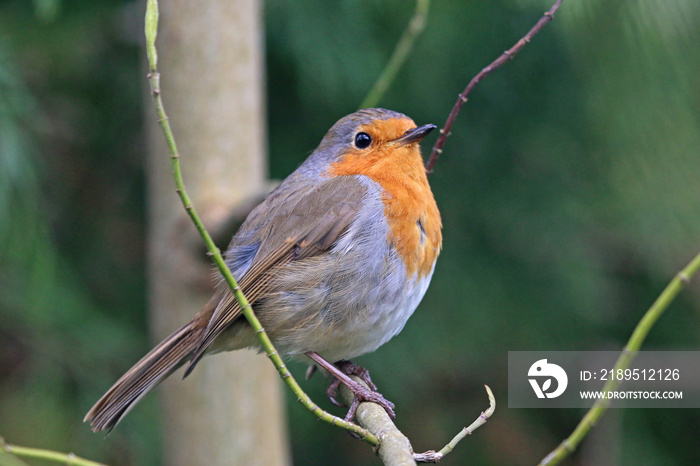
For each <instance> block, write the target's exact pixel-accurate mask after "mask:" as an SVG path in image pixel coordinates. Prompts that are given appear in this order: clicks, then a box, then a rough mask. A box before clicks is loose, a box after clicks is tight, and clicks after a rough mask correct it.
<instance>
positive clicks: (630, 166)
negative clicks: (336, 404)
mask: <svg viewBox="0 0 700 466" xmlns="http://www.w3.org/2000/svg"><path fill="white" fill-rule="evenodd" d="M549 6H550V3H548V2H543V1H532V2H529V1H528V2H526V1H519V0H510V1H507V0H497V1H472V2H462V1H458V0H442V1H440V0H437V1H434V2H433V3H432V5H431V11H430V16H429V21H428V25H427V29H426V31H425V33H424V34H423V35H422V36H421V37H420V38H419V40H418V42H417V44H416V47H415V49H414V51H413V53H412V56H411V57H410V58H409V60H408V62H407V63H406V65H405V67H404V68H403V69H402V71H401V72H400V73H399V76H398V79H397V81H396V82H395V84H394V85H393V86H392V88H391V90H390V91H389V92H388V94H387V95H386V96H385V98H384V99H383V100H382V102H381V106H384V107H387V108H391V109H395V110H398V111H401V112H404V113H406V114H408V115H409V116H411V117H412V118H413V119H414V120H415V121H416V122H417V123H418V124H425V123H435V124H437V125H440V126H441V125H442V124H443V122H444V121H445V118H446V116H447V114H448V112H449V110H450V108H451V107H452V105H453V104H454V101H455V99H456V96H457V94H458V93H459V92H460V91H461V90H462V89H463V88H464V86H466V84H467V82H468V81H469V79H470V78H471V77H472V76H474V75H475V74H476V73H477V72H478V71H479V70H480V69H481V68H482V67H484V66H485V65H487V64H488V63H489V62H491V60H493V59H494V58H496V57H497V56H498V55H499V54H500V53H501V52H502V51H503V50H505V49H507V48H509V47H510V46H511V45H512V44H514V43H515V42H516V41H517V40H518V39H519V38H520V37H521V36H522V35H523V34H524V33H525V32H526V31H527V30H528V29H529V28H530V27H531V26H532V25H533V24H534V23H535V22H536V21H537V19H538V18H539V17H540V16H541V15H542V13H543V12H544V11H545V10H546V9H548V8H549ZM161 8H167V5H162V6H161ZM142 10H143V5H142V4H141V3H140V2H125V1H117V0H101V1H96V0H91V1H59V0H34V1H33V2H28V1H23V0H12V1H9V0H5V1H3V2H2V3H0V435H1V436H3V437H5V439H6V440H7V441H8V442H13V443H17V444H21V445H27V446H34V447H43V448H51V449H56V450H60V451H66V452H67V451H74V452H76V453H77V454H79V455H81V456H85V457H88V458H91V459H94V460H102V461H107V462H112V463H116V464H145V465H148V464H158V463H159V446H158V445H159V444H158V442H159V435H158V421H157V416H156V414H157V410H156V397H157V394H156V395H154V396H150V397H148V398H147V399H146V400H145V401H144V402H143V403H142V404H141V405H140V406H139V407H138V408H137V409H135V410H134V411H133V412H132V413H131V414H130V415H129V416H128V417H127V419H126V420H125V422H124V423H123V424H122V425H120V426H119V428H117V429H116V430H115V431H114V432H113V434H112V435H111V436H110V437H109V438H107V439H106V440H105V439H103V436H102V435H97V434H92V433H91V432H90V430H89V428H88V427H87V426H86V425H84V424H82V423H81V420H82V417H83V415H84V413H85V412H86V411H87V409H88V408H89V407H90V406H91V405H92V403H93V402H94V401H95V400H96V399H97V397H98V396H99V395H101V394H102V393H103V392H104V390H106V388H108V387H109V386H110V385H111V383H112V382H113V381H114V380H115V378H116V377H117V376H119V375H120V374H121V373H122V372H123V371H124V370H125V369H126V368H128V367H129V366H130V364H131V363H132V362H134V361H135V360H136V359H138V357H139V356H141V355H142V354H143V353H145V352H146V350H147V349H149V348H150V343H149V342H148V341H147V332H146V328H147V310H146V299H145V298H146V286H147V279H146V276H145V273H144V236H145V235H144V229H145V223H146V218H145V205H144V203H145V200H144V198H145V186H144V178H145V176H144V165H145V164H144V159H145V144H144V139H145V137H144V118H145V117H147V118H152V115H153V112H152V108H151V107H150V105H151V103H150V101H148V100H145V99H144V97H145V95H146V94H145V92H144V86H146V85H147V83H146V80H145V77H144V74H145V73H144V72H143V69H144V68H143V61H144V55H145V53H144V49H143V46H142V35H143V33H142V31H143V28H142ZM412 11H413V4H412V3H410V2H404V1H400V0H391V1H384V2H379V1H371V0H365V1H350V0H346V1H339V2H325V1H323V0H310V1H305V2H291V1H269V2H267V4H266V6H265V22H266V28H267V36H266V48H267V50H266V53H267V62H266V66H267V89H268V97H267V99H268V124H269V149H270V153H269V156H270V166H271V168H270V175H271V176H272V177H275V178H283V177H285V176H286V175H288V174H289V173H290V172H291V171H292V170H293V169H294V168H295V167H296V166H297V165H298V164H299V163H300V162H301V161H302V160H303V159H304V158H305V157H306V155H307V154H308V153H309V152H310V151H311V150H313V148H314V147H315V146H316V145H317V144H318V142H319V141H320V139H321V137H322V136H323V135H324V133H325V131H326V130H327V129H328V127H329V126H330V125H331V124H332V123H333V122H335V121H336V120H337V119H338V118H340V117H341V116H343V115H345V114H347V113H350V112H351V111H353V110H355V109H356V108H357V106H358V105H359V102H360V101H361V100H362V98H363V97H364V95H365V94H366V92H367V91H368V90H369V88H370V87H371V85H372V83H373V81H374V80H375V79H376V77H377V76H378V74H379V72H380V71H381V69H382V66H383V64H384V63H385V62H386V60H387V58H388V57H389V55H390V53H391V51H392V50H393V47H394V45H395V43H396V40H397V39H398V37H399V36H400V34H401V32H402V30H403V28H404V26H405V24H406V21H407V20H408V18H409V17H410V15H411V13H412ZM699 42H700V2H697V0H669V1H660V0H656V1H651V0H648V1H645V0H637V1H633V0H629V1H609V0H608V1H603V0H591V1H586V2H576V1H566V2H564V4H563V6H562V8H561V9H560V11H559V13H558V15H557V17H556V18H555V20H554V22H553V23H551V24H550V25H549V26H547V27H546V28H545V29H544V30H543V31H542V33H541V34H540V35H539V36H537V37H536V38H535V40H534V41H533V42H532V43H531V44H530V45H529V46H528V47H526V48H525V49H524V50H523V52H522V53H521V54H520V55H518V56H517V58H516V59H515V60H514V61H513V62H512V63H509V64H508V65H506V67H504V68H502V69H501V70H499V71H497V72H496V73H495V74H493V75H491V76H490V77H488V78H487V79H485V80H484V81H483V82H482V83H481V84H479V86H478V87H477V89H476V91H475V92H474V93H472V96H471V98H470V100H469V102H468V103H467V105H466V106H465V108H464V110H463V112H462V114H461V115H460V117H459V119H458V121H457V124H456V125H455V127H454V129H453V136H452V137H451V138H450V139H449V140H448V142H447V145H446V147H445V152H444V155H443V157H442V159H441V160H440V161H439V162H438V164H437V166H436V169H435V173H434V174H433V175H432V176H431V177H430V182H431V184H432V187H433V190H434V193H435V197H436V199H437V202H438V205H439V207H440V209H441V212H442V215H443V221H444V249H443V253H442V255H441V257H440V260H439V261H438V264H437V268H436V271H435V275H434V278H433V283H432V285H431V287H430V289H429V290H428V293H427V296H426V298H425V299H424V301H423V303H422V304H421V306H420V307H419V309H418V311H417V312H416V314H415V315H414V316H413V317H412V319H411V320H410V321H409V323H408V324H407V326H406V328H405V329H404V331H403V332H402V333H401V334H400V335H399V336H398V337H396V338H395V339H394V340H392V341H391V342H390V343H389V344H387V345H385V346H384V347H382V348H381V349H380V350H378V351H377V352H376V353H375V354H372V355H368V356H365V357H363V358H361V359H360V360H358V361H357V362H359V363H361V364H363V365H365V366H366V367H368V368H369V369H370V370H371V371H372V375H373V378H374V380H375V382H377V384H378V385H379V386H380V388H381V391H382V392H383V393H384V394H386V395H387V397H388V398H389V399H391V400H392V401H394V402H396V403H397V406H398V408H397V412H398V416H399V417H398V419H397V423H398V425H399V427H400V428H401V429H402V430H403V431H404V432H405V433H406V434H407V435H408V436H409V438H411V439H412V442H413V445H414V448H415V449H416V450H417V451H423V450H427V449H439V448H441V447H442V446H443V445H444V444H445V443H446V442H447V441H448V440H449V439H450V438H452V436H453V435H454V434H456V433H457V432H458V431H459V429H461V428H462V427H463V426H465V425H467V424H469V423H470V422H471V421H472V420H473V419H474V418H476V417H477V416H478V415H479V413H480V412H481V411H482V410H484V409H485V408H486V407H487V406H488V402H487V399H486V394H485V392H484V389H483V385H484V384H488V385H490V386H491V387H492V388H493V390H494V392H495V394H496V399H497V400H498V403H499V405H498V408H497V411H496V414H495V415H494V417H493V418H492V420H491V421H490V422H489V423H488V424H487V425H486V426H484V427H482V428H481V429H480V430H479V431H477V432H476V433H475V434H474V435H473V436H472V437H470V438H467V439H466V440H465V441H464V442H463V443H462V444H461V445H460V446H459V447H458V448H457V450H456V451H455V452H454V453H452V455H451V456H450V457H448V458H446V459H445V460H444V463H445V464H466V463H469V464H475V465H476V464H483V465H497V464H514V465H518V464H533V463H535V462H537V461H538V460H539V459H541V458H542V457H543V456H544V455H545V454H546V453H547V452H549V451H550V450H551V449H552V448H554V447H555V446H556V445H557V444H558V442H560V441H561V440H562V439H563V438H564V437H566V436H567V435H568V434H569V433H570V432H571V431H572V430H573V428H574V427H575V425H576V423H577V422H578V420H579V419H580V418H581V416H582V415H583V411H579V410H574V409H568V410H567V409H556V410H525V409H519V410H516V409H513V410H509V409H508V408H507V393H506V389H507V378H506V374H507V372H506V369H507V367H506V366H507V351H509V350H616V349H620V348H621V347H622V346H623V345H624V343H625V342H626V340H627V338H628V337H629V335H630V334H631V332H632V329H633V328H634V325H635V324H636V322H637V321H638V320H639V319H640V317H641V316H642V314H643V313H644V311H645V310H646V309H647V308H648V306H649V305H650V304H651V303H652V302H653V300H654V299H655V297H656V296H657V295H658V294H659V293H660V291H661V290H662V289H663V287H664V286H665V285H666V283H667V282H668V281H669V280H670V279H671V278H672V277H673V275H674V274H675V273H676V272H677V271H678V270H679V269H680V268H681V267H682V266H684V265H685V264H686V263H687V262H688V261H689V260H690V259H691V258H692V257H693V256H694V255H695V254H697V253H698V251H700V176H699V175H700V156H699V155H700V154H699V152H700V151H699V150H698V148H699V147H700V77H699V76H700V48H698V47H697V44H698V43H699ZM159 47H167V44H159ZM163 79H167V76H166V77H164V78H163ZM165 101H166V105H167V96H165ZM144 116H145V117H144ZM176 136H177V135H176ZM434 141H435V136H434V135H431V136H430V137H429V138H428V139H427V140H426V142H425V143H424V152H427V149H428V148H429V147H430V146H431V145H432V143H433V142H434ZM186 155H187V154H183V156H185V157H186ZM165 160H166V159H165V158H164V165H163V169H164V170H167V169H169V168H168V165H167V162H166V161H165ZM186 176H187V174H186V173H185V177H186ZM173 195H174V194H173ZM699 289H700V288H699V286H698V281H697V279H696V280H695V281H694V282H692V284H691V286H690V287H689V290H688V291H686V292H684V293H682V294H681V296H680V297H679V298H678V299H677V301H676V302H675V303H673V305H672V306H671V308H670V309H669V311H668V313H667V314H666V315H665V316H664V317H663V318H662V319H661V320H660V322H659V323H658V324H657V325H656V327H655V328H654V329H653V330H652V332H651V334H650V336H649V338H648V340H647V342H646V343H645V348H647V349H664V350H676V349H684V350H691V349H697V348H698V346H699V343H700V334H699V329H700V327H699V326H698V313H699V312H700V299H699V297H700V293H699ZM194 312H196V309H193V313H194ZM173 328H174V327H173ZM220 357H225V356H220ZM303 369H304V368H303V367H301V366H297V367H295V371H296V372H295V374H298V375H299V376H300V377H301V376H302V374H303ZM303 386H304V387H305V388H308V390H309V392H310V394H311V396H312V397H313V398H314V399H315V400H317V401H319V403H321V404H322V406H324V407H325V408H327V409H334V408H332V407H330V405H329V404H328V403H327V402H326V401H325V400H324V396H323V390H324V388H325V387H324V383H323V382H322V381H321V379H320V378H315V379H312V380H311V381H310V382H305V383H303ZM288 405H289V409H288V411H289V425H290V431H291V435H292V444H293V453H294V458H295V462H296V463H299V464H331V463H333V464H336V465H344V464H357V463H361V462H365V461H372V459H373V455H372V453H371V451H370V449H369V448H368V447H367V446H366V445H364V444H361V443H359V442H356V441H354V440H352V439H351V438H350V437H348V435H347V434H345V433H343V432H342V431H340V430H338V429H333V428H330V427H328V426H326V425H323V424H321V423H318V422H316V421H314V419H313V417H312V416H310V415H309V414H308V413H306V412H305V411H304V410H303V409H302V408H301V407H300V406H298V405H297V404H295V403H292V402H290V403H288ZM334 412H335V411H334ZM338 413H340V411H339V410H338ZM699 430H700V414H698V411H697V410H690V409H682V410H681V409H678V410H656V409H635V410H632V409H630V410H614V411H611V412H609V413H608V414H607V415H606V416H605V418H604V419H603V421H602V422H601V423H600V425H599V426H598V427H597V428H596V429H595V430H594V432H593V434H592V435H591V436H590V437H589V438H588V439H587V440H586V442H585V443H584V445H583V446H582V448H581V449H580V450H579V452H577V453H576V454H575V455H574V456H573V457H572V459H570V460H568V464H611V465H613V464H620V465H633V464H635V465H636V464H645V465H646V464H649V465H653V464H664V465H673V464H678V465H691V464H699V463H700V449H698V448H697V433H698V431H699Z"/></svg>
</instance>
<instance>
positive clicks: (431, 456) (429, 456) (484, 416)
mask: <svg viewBox="0 0 700 466" xmlns="http://www.w3.org/2000/svg"><path fill="white" fill-rule="evenodd" d="M484 387H486V393H488V395H489V408H488V409H487V410H486V411H484V412H483V413H481V414H480V415H479V417H478V418H476V420H475V421H474V422H472V423H471V424H469V426H468V427H465V428H464V429H462V430H461V431H460V432H459V433H458V434H457V435H455V436H454V438H453V439H452V440H450V442H449V443H448V444H447V445H445V446H444V447H443V448H442V450H440V451H437V452H436V451H434V450H430V451H426V452H425V453H415V454H414V455H413V459H414V460H415V461H416V462H418V463H437V462H439V461H440V460H441V459H443V458H444V457H445V455H447V454H448V453H450V452H451V451H452V450H454V449H455V447H456V446H457V444H458V443H459V442H461V441H462V439H463V438H464V437H466V436H467V435H471V434H472V433H473V432H474V431H475V430H476V429H478V428H479V427H481V426H483V425H484V424H486V421H488V420H489V418H490V417H491V415H492V414H493V413H494V411H496V397H494V396H493V392H492V391H491V388H489V386H488V385H484Z"/></svg>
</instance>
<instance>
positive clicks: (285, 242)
mask: <svg viewBox="0 0 700 466" xmlns="http://www.w3.org/2000/svg"><path fill="white" fill-rule="evenodd" d="M366 191H367V187H366V185H364V184H363V183H362V182H361V181H359V180H358V179H357V178H356V177H353V176H338V177H334V178H329V179H327V180H324V181H322V182H320V183H317V184H316V186H314V187H313V188H311V189H310V190H309V191H307V192H306V193H304V194H302V195H297V196H296V197H295V198H294V197H293V196H288V197H286V198H285V200H284V202H275V203H273V205H270V206H268V208H267V209H266V208H262V209H260V208H259V209H256V210H255V211H253V212H252V213H251V215H258V216H266V217H267V218H259V219H256V218H253V219H250V220H251V222H250V223H251V224H257V225H261V228H260V230H259V231H258V232H257V233H256V235H255V238H254V239H255V240H256V241H259V244H260V246H259V247H258V250H257V252H256V254H255V257H254V258H253V260H252V262H251V265H250V267H249V268H248V270H247V271H246V273H245V275H244V276H243V277H241V279H240V281H239V282H238V285H239V286H240V288H241V291H243V294H245V296H246V298H248V301H249V302H250V303H251V304H253V303H255V301H256V300H257V299H258V298H259V297H261V296H262V295H264V294H265V292H266V291H268V289H269V286H270V282H271V280H272V278H273V277H274V275H275V273H274V271H275V269H277V268H279V267H281V266H284V265H285V264H288V263H290V262H293V261H295V260H300V259H304V258H308V257H312V256H315V255H319V254H323V253H325V252H326V251H328V249H330V247H331V246H332V245H333V243H335V241H336V240H337V239H338V238H339V237H340V236H341V235H342V234H343V232H345V231H346V230H347V228H348V226H349V225H350V223H351V222H352V221H353V219H354V218H355V216H356V215H357V213H358V211H359V210H360V208H361V206H362V200H363V198H364V197H365V193H366ZM246 223H249V222H248V221H246ZM236 236H238V234H237V235H236ZM234 243H235V241H233V242H232V244H234ZM240 314H241V308H240V306H239V305H238V302H237V301H236V299H235V297H234V296H233V294H232V293H231V292H230V290H225V291H224V292H223V293H222V298H221V300H220V302H219V304H218V306H217V308H216V310H215V311H214V313H213V314H212V316H211V319H210V320H209V324H208V326H207V330H206V332H205V333H204V335H203V337H202V339H201V342H200V344H199V346H198V347H197V349H196V350H195V352H194V354H193V356H192V359H191V360H190V364H189V366H188V368H187V371H186V372H185V376H186V375H188V374H189V373H190V372H191V371H192V369H193V368H194V366H195V364H197V362H198V361H199V359H201V357H202V356H203V355H204V353H205V351H206V349H207V348H208V347H209V345H211V343H212V342H213V341H214V339H216V337H217V336H219V334H221V332H223V331H224V330H225V329H226V328H228V327H229V326H230V325H231V324H232V323H233V322H234V321H235V320H236V319H237V318H238V317H239V316H240Z"/></svg>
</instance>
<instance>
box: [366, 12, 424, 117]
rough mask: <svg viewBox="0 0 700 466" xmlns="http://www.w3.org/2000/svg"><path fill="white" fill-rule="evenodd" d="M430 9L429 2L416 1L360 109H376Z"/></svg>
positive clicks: (421, 29) (419, 31) (404, 59)
mask: <svg viewBox="0 0 700 466" xmlns="http://www.w3.org/2000/svg"><path fill="white" fill-rule="evenodd" d="M429 9H430V0H416V11H415V12H414V13H413V16H412V17H411V19H410V20H409V21H408V26H406V29H405V30H404V32H403V34H402V35H401V38H400V39H399V41H398V42H397V44H396V48H395V49H394V53H393V54H392V55H391V58H390V59H389V61H388V62H387V64H386V66H385V67H384V69H383V70H382V73H381V74H380V75H379V77H378V78H377V80H376V81H375V82H374V86H372V89H370V91H369V92H368V93H367V96H366V97H365V99H364V100H363V101H362V103H361V104H360V108H369V107H376V106H377V104H378V103H379V101H380V100H381V99H382V97H383V96H384V94H385V93H386V90H387V89H388V88H389V86H390V85H391V83H392V82H393V81H394V78H395V77H396V74H397V73H398V72H399V70H400V69H401V66H402V65H403V64H404V62H405V61H406V58H407V57H408V54H409V53H410V52H411V49H413V44H414V43H415V41H416V38H417V37H418V35H419V34H420V33H421V32H423V29H425V23H426V20H427V18H428V10H429Z"/></svg>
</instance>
